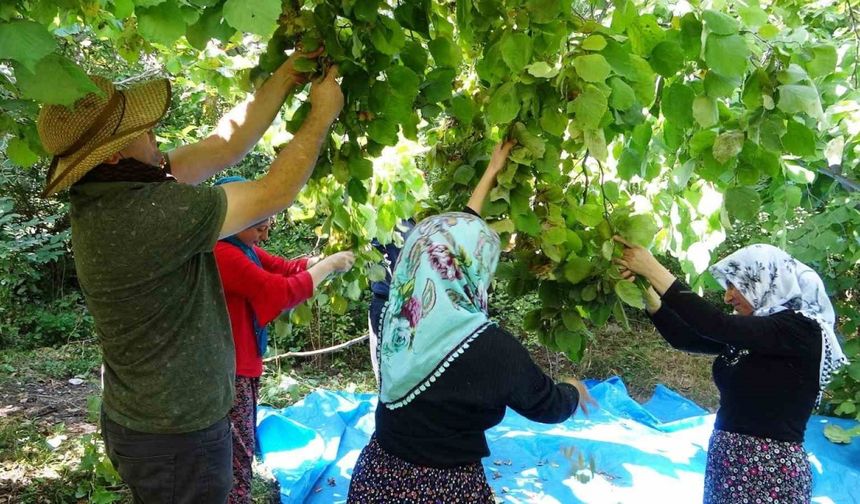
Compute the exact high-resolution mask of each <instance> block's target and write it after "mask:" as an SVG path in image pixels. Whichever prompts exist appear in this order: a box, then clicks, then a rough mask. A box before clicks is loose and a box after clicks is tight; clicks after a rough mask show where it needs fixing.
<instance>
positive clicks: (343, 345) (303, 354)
mask: <svg viewBox="0 0 860 504" xmlns="http://www.w3.org/2000/svg"><path fill="white" fill-rule="evenodd" d="M368 338H370V335H368V334H365V335H364V336H359V337H358V338H355V339H351V340H349V341H347V342H346V343H341V344H340V345H335V346H332V347H328V348H321V349H319V350H311V351H309V352H287V353H282V354H280V355H275V356H272V357H266V358H265V359H263V362H272V361H276V360H279V359H286V358H288V357H313V356H315V355H322V354H327V353H332V352H337V351H338V350H343V349H344V348H347V347H351V346H352V345H355V344H357V343H361V342H362V341H364V340H366V339H368Z"/></svg>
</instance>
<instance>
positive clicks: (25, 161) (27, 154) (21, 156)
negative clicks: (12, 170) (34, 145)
mask: <svg viewBox="0 0 860 504" xmlns="http://www.w3.org/2000/svg"><path fill="white" fill-rule="evenodd" d="M6 157H8V158H9V160H10V161H12V162H13V163H15V164H16V165H18V166H20V167H21V168H29V167H31V166H33V165H34V164H36V162H37V161H39V155H38V154H36V153H35V152H33V151H32V150H30V146H29V145H27V142H25V141H24V140H21V139H20V138H13V139H11V140H9V143H8V144H7V145H6Z"/></svg>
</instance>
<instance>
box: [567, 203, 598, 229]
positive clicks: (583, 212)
mask: <svg viewBox="0 0 860 504" xmlns="http://www.w3.org/2000/svg"><path fill="white" fill-rule="evenodd" d="M573 212H574V216H575V217H576V220H578V221H579V222H580V223H582V225H584V226H588V227H595V226H597V225H598V224H600V223H601V222H603V208H601V207H600V206H598V205H595V204H594V203H586V204H584V205H582V206H580V207H579V208H576V209H574V210H573Z"/></svg>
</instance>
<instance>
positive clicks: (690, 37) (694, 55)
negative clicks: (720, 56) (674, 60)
mask: <svg viewBox="0 0 860 504" xmlns="http://www.w3.org/2000/svg"><path fill="white" fill-rule="evenodd" d="M681 47H683V48H684V52H685V54H686V55H687V59H689V60H697V59H699V55H700V53H701V52H702V22H701V21H699V20H698V19H697V18H696V15H695V14H693V13H692V12H688V13H687V14H684V17H682V18H681Z"/></svg>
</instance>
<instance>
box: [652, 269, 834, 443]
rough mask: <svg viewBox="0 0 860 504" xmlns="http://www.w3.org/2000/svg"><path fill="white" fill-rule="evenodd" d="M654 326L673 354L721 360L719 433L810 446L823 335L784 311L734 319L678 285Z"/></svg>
mask: <svg viewBox="0 0 860 504" xmlns="http://www.w3.org/2000/svg"><path fill="white" fill-rule="evenodd" d="M662 301H663V304H662V306H661V308H660V309H659V310H658V311H657V312H656V313H654V314H653V315H651V320H653V321H654V325H655V326H656V327H657V330H658V331H659V332H660V334H661V335H662V336H663V338H664V339H665V340H666V341H667V342H668V343H669V344H670V345H672V346H673V347H674V348H677V349H679V350H684V351H687V352H693V353H701V354H710V355H717V358H716V360H715V361H714V365H713V375H714V382H715V383H716V385H717V388H718V389H719V390H720V408H719V410H718V411H717V419H716V423H715V426H714V427H715V428H716V429H719V430H723V431H727V432H736V433H739V434H746V435H750V436H758V437H765V438H771V439H777V440H781V441H793V442H803V435H804V432H805V430H806V423H807V422H808V421H809V417H810V415H811V414H812V409H813V407H814V406H815V398H816V397H817V395H818V375H819V364H820V359H821V337H822V336H821V328H820V326H819V325H818V323H817V322H815V321H813V320H811V319H808V318H806V317H805V316H803V315H801V314H799V313H797V312H795V311H792V310H785V311H781V312H778V313H775V314H773V315H769V316H764V317H754V316H748V317H745V316H740V315H728V314H726V313H723V312H722V311H720V310H718V309H717V308H715V307H714V306H712V305H711V304H710V303H708V302H707V301H705V300H704V299H702V298H701V297H700V296H698V295H697V294H696V293H694V292H691V291H690V288H689V287H687V286H686V285H684V284H683V283H681V282H680V281H675V283H673V284H672V286H671V287H670V288H669V289H668V290H667V291H666V292H665V293H664V294H663V296H662Z"/></svg>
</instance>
